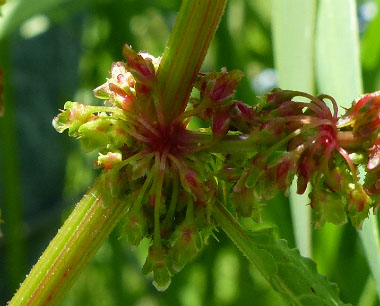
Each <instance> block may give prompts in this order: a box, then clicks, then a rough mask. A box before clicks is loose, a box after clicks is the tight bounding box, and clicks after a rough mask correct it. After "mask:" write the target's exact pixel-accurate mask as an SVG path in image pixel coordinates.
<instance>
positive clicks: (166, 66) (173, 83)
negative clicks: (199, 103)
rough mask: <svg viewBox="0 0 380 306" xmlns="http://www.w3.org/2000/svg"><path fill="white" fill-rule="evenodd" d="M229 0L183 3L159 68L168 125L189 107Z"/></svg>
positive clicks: (200, 0)
mask: <svg viewBox="0 0 380 306" xmlns="http://www.w3.org/2000/svg"><path fill="white" fill-rule="evenodd" d="M226 2H227V0H183V2H182V6H181V10H180V12H179V14H178V17H177V20H176V23H175V25H174V29H173V33H172V35H171V36H170V39H169V43H168V46H167V47H166V49H165V52H164V54H163V57H162V60H161V64H160V67H159V69H158V86H159V91H160V93H161V97H160V99H161V104H162V108H163V111H164V117H165V121H166V123H170V122H171V121H172V120H173V119H174V118H176V117H177V116H178V115H179V114H180V113H182V112H183V111H184V109H185V107H186V104H187V99H188V98H189V95H190V93H191V89H192V87H193V83H194V81H195V78H196V77H197V74H198V72H199V69H200V67H201V65H202V62H203V60H204V57H205V55H206V52H207V49H208V47H209V45H210V42H211V39H212V38H213V37H214V34H215V31H216V29H217V27H218V25H219V22H220V19H221V18H222V14H223V11H224V8H225V5H226Z"/></svg>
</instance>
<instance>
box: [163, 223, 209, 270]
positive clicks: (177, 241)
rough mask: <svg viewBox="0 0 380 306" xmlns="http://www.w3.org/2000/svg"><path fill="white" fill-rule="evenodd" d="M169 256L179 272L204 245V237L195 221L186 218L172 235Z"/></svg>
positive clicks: (174, 268) (172, 264)
mask: <svg viewBox="0 0 380 306" xmlns="http://www.w3.org/2000/svg"><path fill="white" fill-rule="evenodd" d="M170 240H171V242H170V245H171V248H170V249H169V256H170V264H171V268H172V269H173V270H174V271H176V272H179V271H180V270H182V268H183V267H184V266H185V265H186V264H187V263H188V262H189V261H191V260H192V259H193V258H194V256H195V255H196V254H197V253H198V252H199V250H200V249H201V247H202V239H201V235H200V233H198V229H197V227H196V225H195V224H194V221H192V222H189V221H187V220H185V221H184V222H182V224H181V225H179V226H177V228H176V229H175V231H174V232H173V234H172V236H171V237H170Z"/></svg>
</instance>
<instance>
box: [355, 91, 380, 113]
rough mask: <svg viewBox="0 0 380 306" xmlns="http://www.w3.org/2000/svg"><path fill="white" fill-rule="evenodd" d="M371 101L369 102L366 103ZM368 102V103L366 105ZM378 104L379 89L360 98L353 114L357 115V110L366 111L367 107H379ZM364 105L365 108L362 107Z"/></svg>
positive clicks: (379, 104)
mask: <svg viewBox="0 0 380 306" xmlns="http://www.w3.org/2000/svg"><path fill="white" fill-rule="evenodd" d="M368 102H371V103H368ZM367 103H368V105H367ZM379 106H380V91H376V92H373V93H370V94H366V95H364V96H363V98H361V99H360V100H359V101H358V102H357V103H356V104H355V109H354V115H357V114H358V113H359V112H363V111H367V110H368V109H367V107H368V108H371V107H377V108H378V107H379ZM364 107H366V108H364Z"/></svg>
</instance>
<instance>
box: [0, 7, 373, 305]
mask: <svg viewBox="0 0 380 306" xmlns="http://www.w3.org/2000/svg"><path fill="white" fill-rule="evenodd" d="M379 3H380V1H377V0H376V1H375V0H368V1H364V0H363V1H359V0H358V1H357V7H358V15H357V18H358V21H359V30H360V37H361V42H362V48H363V50H362V51H363V54H364V55H365V56H362V66H363V82H364V91H365V92H371V91H375V90H379V89H380V34H379V33H380V13H379V14H377V12H378V11H380V5H379ZM179 6H180V1H172V0H161V1H153V0H151V1H150V0H120V1H116V0H92V1H90V0H34V1H31V0H8V3H7V5H6V6H5V7H4V8H3V17H0V66H1V67H2V69H3V72H4V75H5V80H4V100H5V115H4V117H2V118H0V169H1V171H0V208H1V211H2V218H3V219H4V220H5V223H3V224H2V231H3V234H4V235H3V237H1V238H0V304H2V305H3V304H5V303H6V301H8V300H9V299H10V297H11V296H12V295H13V293H14V292H15V290H16V288H18V286H19V283H20V282H22V281H23V279H24V278H25V275H26V274H27V273H28V271H29V270H30V268H31V266H32V265H33V264H34V263H35V262H36V260H37V259H38V257H39V255H40V254H41V253H42V251H43V250H44V249H45V247H46V246H47V244H48V242H49V240H50V239H52V238H53V237H54V235H55V233H56V231H57V229H58V228H59V226H60V224H62V222H63V220H64V219H65V217H66V216H67V215H68V214H69V213H70V211H71V209H72V208H73V205H74V204H75V203H76V201H78V200H79V199H80V197H81V195H82V194H83V193H84V192H85V190H86V189H87V187H88V186H89V185H90V184H91V182H92V181H93V178H94V177H95V176H96V174H97V172H96V170H93V169H92V160H93V159H94V155H92V156H91V155H84V154H83V153H81V150H80V147H79V145H78V143H77V142H76V141H75V140H73V139H69V137H67V135H59V134H58V133H56V131H55V130H54V129H53V128H52V125H51V120H52V118H53V117H54V116H55V115H56V114H57V112H58V109H59V108H62V107H63V104H64V102H65V101H66V100H75V101H80V102H84V103H94V102H95V98H94V97H93V95H92V89H93V88H95V87H97V86H98V85H99V84H102V83H103V82H104V80H105V78H106V77H107V76H108V71H109V69H110V67H111V63H112V62H113V61H118V60H122V56H121V48H122V45H123V44H124V43H125V42H127V43H129V44H131V45H132V46H133V47H134V49H135V50H147V51H149V52H150V53H152V54H153V55H155V56H159V55H161V54H162V52H163V50H164V47H165V45H166V42H167V39H168V37H169V33H170V31H171V29H172V27H173V24H174V21H175V17H176V14H177V12H178V10H179ZM271 10H272V8H271V1H261V0H229V1H228V5H227V9H226V12H225V15H224V17H223V19H222V23H221V25H220V27H219V29H218V31H217V34H216V37H215V39H214V40H213V42H212V45H211V48H210V50H209V52H208V55H207V57H206V60H205V63H204V66H203V68H202V70H204V71H209V70H220V68H221V67H227V68H228V69H241V70H243V71H244V73H245V76H246V77H245V79H244V82H243V84H242V85H241V86H240V87H239V91H238V94H237V96H238V98H239V99H241V100H243V101H244V102H246V103H248V104H252V103H254V100H255V95H260V94H263V93H265V92H267V91H269V90H271V89H272V88H273V87H276V86H277V84H278V77H277V74H276V70H275V69H274V59H273V47H272V33H271V13H272V12H271ZM264 220H265V222H266V223H267V224H276V225H277V226H278V233H279V236H280V237H282V238H285V239H287V240H288V242H289V245H290V246H292V247H294V246H295V239H294V235H293V230H292V221H291V214H290V210H289V203H288V199H287V198H284V197H278V198H276V199H275V200H274V201H271V203H268V205H267V206H266V208H265V217H264ZM248 226H249V224H248ZM334 235H336V228H335V227H334V226H332V225H327V226H325V227H324V228H323V229H322V230H318V231H314V232H313V250H314V252H313V258H314V259H316V260H317V262H318V268H319V270H320V272H321V273H323V274H326V275H328V277H329V279H330V280H331V281H333V282H336V283H337V284H338V285H339V287H340V290H341V297H342V300H344V301H346V302H351V303H352V304H354V305H359V304H360V305H366V306H371V305H379V303H378V299H377V297H376V292H375V289H374V285H373V282H372V280H371V278H369V277H368V276H369V270H368V266H367V263H366V259H365V256H364V253H363V249H362V246H361V243H360V241H359V239H358V235H357V233H356V231H355V230H354V229H353V228H352V227H351V226H350V225H347V226H345V227H343V228H342V229H341V230H340V234H339V235H341V237H340V238H339V239H338V240H333V239H332V238H331V237H334ZM120 237H121V229H120V228H117V229H116V230H115V231H114V233H112V235H111V237H110V239H109V240H108V241H107V242H106V243H105V245H104V246H103V247H102V248H101V249H100V250H99V252H98V254H97V255H96V257H95V259H94V260H93V261H92V263H91V264H90V265H89V266H88V267H87V268H86V270H85V272H84V273H83V274H82V275H81V276H80V278H79V280H78V281H77V283H76V284H75V285H74V287H73V288H72V289H71V291H70V292H69V294H68V296H67V297H66V298H65V300H64V302H63V303H62V305H138V306H143V305H144V306H145V305H146V306H148V305H149V306H150V305H151V306H155V305H183V306H197V305H218V306H219V305H226V306H227V305H242V306H244V305H263V306H265V305H284V304H283V302H282V300H281V298H280V297H279V296H278V295H277V294H276V293H275V292H274V291H273V290H272V289H271V288H270V287H269V285H268V284H267V283H266V282H265V280H264V279H263V278H262V277H261V276H260V275H259V274H258V272H257V271H255V269H254V268H253V267H252V266H251V265H250V264H249V263H248V261H247V260H246V259H245V258H244V257H243V256H242V255H241V254H240V253H239V252H238V250H237V249H236V248H235V247H234V246H233V245H232V243H231V242H230V241H229V240H228V239H227V238H226V237H225V235H224V234H223V233H222V232H219V233H218V234H217V237H218V239H219V242H217V241H216V240H214V239H211V240H210V241H209V244H210V245H209V246H208V247H207V248H205V249H204V250H203V251H202V252H201V254H200V255H199V256H198V257H197V258H196V259H195V260H194V262H193V263H192V264H189V265H188V266H187V267H186V268H185V269H184V270H183V271H182V272H181V273H179V274H178V275H176V276H174V278H173V281H172V284H171V286H170V287H169V289H168V290H167V291H165V292H157V291H156V290H155V289H154V288H153V286H152V285H151V278H149V277H145V276H143V275H142V274H141V271H140V270H141V266H142V264H143V260H144V254H145V253H146V252H147V244H146V243H145V244H142V245H141V246H140V247H139V248H138V249H136V250H131V249H130V247H129V246H128V245H127V244H126V242H125V240H124V239H123V238H122V237H121V239H120ZM336 241H338V242H339V243H338V244H336Z"/></svg>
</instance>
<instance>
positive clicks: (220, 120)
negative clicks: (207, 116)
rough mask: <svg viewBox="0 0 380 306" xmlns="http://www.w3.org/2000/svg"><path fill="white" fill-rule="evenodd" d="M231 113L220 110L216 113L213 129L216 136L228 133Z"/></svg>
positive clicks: (213, 119)
mask: <svg viewBox="0 0 380 306" xmlns="http://www.w3.org/2000/svg"><path fill="white" fill-rule="evenodd" d="M230 121H231V113H230V112H227V111H225V112H219V113H216V114H214V116H213V118H212V125H211V130H212V133H213V135H214V136H215V137H221V136H224V135H226V134H227V132H228V130H229V128H230Z"/></svg>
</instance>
